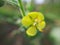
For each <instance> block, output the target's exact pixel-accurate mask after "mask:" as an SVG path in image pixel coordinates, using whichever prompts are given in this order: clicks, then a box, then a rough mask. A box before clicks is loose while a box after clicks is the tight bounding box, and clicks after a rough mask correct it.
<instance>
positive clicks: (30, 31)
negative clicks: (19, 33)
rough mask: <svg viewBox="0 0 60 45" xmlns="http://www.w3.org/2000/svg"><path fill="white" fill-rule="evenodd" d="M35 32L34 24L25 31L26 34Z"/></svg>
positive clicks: (33, 34)
mask: <svg viewBox="0 0 60 45" xmlns="http://www.w3.org/2000/svg"><path fill="white" fill-rule="evenodd" d="M36 33H37V30H36V27H34V26H31V27H29V28H28V30H27V31H26V34H27V35H28V36H35V35H36Z"/></svg>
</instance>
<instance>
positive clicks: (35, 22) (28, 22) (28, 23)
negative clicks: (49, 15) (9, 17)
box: [22, 12, 46, 36]
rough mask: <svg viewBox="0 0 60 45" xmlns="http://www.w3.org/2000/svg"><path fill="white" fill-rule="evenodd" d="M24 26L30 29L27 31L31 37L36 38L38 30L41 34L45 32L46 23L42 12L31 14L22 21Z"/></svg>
mask: <svg viewBox="0 0 60 45" xmlns="http://www.w3.org/2000/svg"><path fill="white" fill-rule="evenodd" d="M22 25H23V26H24V27H29V28H28V29H27V30H26V34H27V35H29V36H35V35H36V34H37V30H39V31H40V32H42V31H43V28H44V27H45V25H46V23H45V21H44V16H43V14H42V13H40V12H30V13H28V14H27V15H26V16H25V17H23V19H22Z"/></svg>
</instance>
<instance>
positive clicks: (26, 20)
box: [22, 16, 33, 27]
mask: <svg viewBox="0 0 60 45" xmlns="http://www.w3.org/2000/svg"><path fill="white" fill-rule="evenodd" d="M22 24H23V26H25V27H28V26H30V25H31V24H33V21H32V20H31V19H30V17H29V16H25V17H23V19H22Z"/></svg>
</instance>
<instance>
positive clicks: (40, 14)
mask: <svg viewBox="0 0 60 45" xmlns="http://www.w3.org/2000/svg"><path fill="white" fill-rule="evenodd" d="M28 15H29V16H30V17H31V18H32V19H36V18H38V19H39V20H44V16H43V14H42V13H40V12H31V13H28Z"/></svg>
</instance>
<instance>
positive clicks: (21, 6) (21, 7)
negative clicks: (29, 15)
mask: <svg viewBox="0 0 60 45" xmlns="http://www.w3.org/2000/svg"><path fill="white" fill-rule="evenodd" d="M18 4H19V6H20V11H21V15H22V17H24V16H25V10H24V8H23V4H22V0H18Z"/></svg>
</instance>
